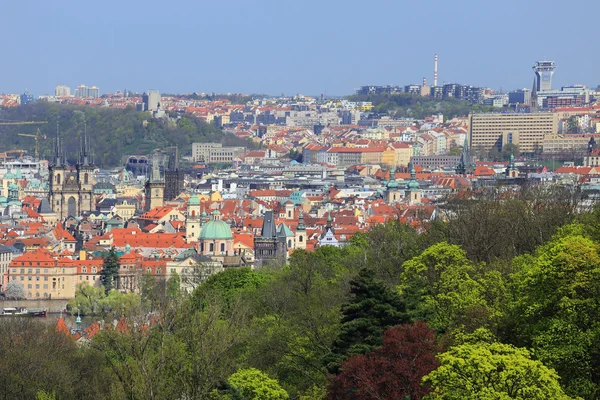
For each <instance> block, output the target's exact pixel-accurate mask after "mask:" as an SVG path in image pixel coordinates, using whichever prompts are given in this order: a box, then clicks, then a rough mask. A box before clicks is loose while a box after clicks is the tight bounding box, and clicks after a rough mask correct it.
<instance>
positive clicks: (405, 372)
mask: <svg viewBox="0 0 600 400" xmlns="http://www.w3.org/2000/svg"><path fill="white" fill-rule="evenodd" d="M436 351H437V345H436V341H435V335H434V333H433V331H432V330H431V329H429V328H428V327H427V325H426V324H425V323H424V322H422V321H417V322H415V323H414V324H412V325H410V324H406V325H400V326H395V327H393V328H390V329H388V330H386V331H385V333H384V334H383V346H382V347H380V348H378V349H376V350H373V351H371V352H369V353H366V354H364V355H357V356H353V357H350V358H349V359H347V360H346V361H345V362H344V363H343V364H342V368H341V371H340V373H339V374H337V375H332V376H330V377H329V393H328V398H329V399H356V400H371V399H386V400H406V399H411V400H414V399H421V398H422V397H423V396H425V395H426V394H427V393H429V388H428V387H426V386H423V385H422V384H421V380H422V378H423V377H424V376H425V375H427V374H428V373H430V372H431V371H433V370H434V369H435V368H437V367H438V365H439V362H438V360H437V358H436V357H435V355H436Z"/></svg>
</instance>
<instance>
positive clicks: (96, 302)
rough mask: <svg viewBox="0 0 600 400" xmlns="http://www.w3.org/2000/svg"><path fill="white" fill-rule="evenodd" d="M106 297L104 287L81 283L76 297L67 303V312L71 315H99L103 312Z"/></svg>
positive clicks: (76, 291)
mask: <svg viewBox="0 0 600 400" xmlns="http://www.w3.org/2000/svg"><path fill="white" fill-rule="evenodd" d="M105 297H106V295H105V293H104V289H103V288H102V287H95V286H92V285H89V284H87V283H85V282H84V283H80V284H78V285H77V288H76V290H75V297H74V298H73V299H71V300H69V302H68V303H67V311H69V313H70V314H71V315H75V314H81V315H99V314H100V313H101V312H102V306H103V300H104V298H105Z"/></svg>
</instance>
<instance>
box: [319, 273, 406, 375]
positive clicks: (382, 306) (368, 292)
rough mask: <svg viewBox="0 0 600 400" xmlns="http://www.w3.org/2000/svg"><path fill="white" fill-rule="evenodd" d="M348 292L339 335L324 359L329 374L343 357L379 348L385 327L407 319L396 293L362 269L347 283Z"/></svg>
mask: <svg viewBox="0 0 600 400" xmlns="http://www.w3.org/2000/svg"><path fill="white" fill-rule="evenodd" d="M350 293H351V298H350V301H349V302H348V303H346V304H344V305H343V306H342V315H343V316H342V320H341V328H340V333H339V335H338V337H337V339H336V341H335V342H334V344H333V349H332V354H331V356H330V357H329V360H328V361H329V363H328V369H329V370H330V372H336V371H337V370H338V368H339V366H340V363H341V362H342V361H343V360H345V359H346V358H347V357H349V356H351V355H355V354H364V353H366V352H368V351H370V350H372V349H373V348H375V347H377V346H380V345H381V343H382V336H383V332H384V331H385V330H386V329H387V328H389V327H391V326H394V325H399V324H402V323H404V322H407V320H408V318H407V316H406V314H405V304H404V302H403V300H402V299H401V297H400V296H399V295H398V293H396V292H394V291H393V290H391V289H389V288H388V287H387V286H385V284H384V283H383V282H381V281H379V280H377V279H375V278H374V277H373V274H372V273H371V272H370V271H369V270H367V269H362V270H361V271H360V272H359V274H358V276H357V277H356V278H355V279H354V280H352V281H351V282H350Z"/></svg>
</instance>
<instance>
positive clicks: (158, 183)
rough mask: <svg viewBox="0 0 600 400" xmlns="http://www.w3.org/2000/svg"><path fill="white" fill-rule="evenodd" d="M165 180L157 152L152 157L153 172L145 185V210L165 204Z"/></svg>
mask: <svg viewBox="0 0 600 400" xmlns="http://www.w3.org/2000/svg"><path fill="white" fill-rule="evenodd" d="M164 192H165V181H164V180H163V179H162V178H161V176H160V165H159V162H158V157H157V155H156V154H155V155H154V157H152V174H151V175H150V179H148V180H147V181H146V185H145V187H144V211H150V210H151V209H153V208H154V207H159V206H162V205H163V204H164Z"/></svg>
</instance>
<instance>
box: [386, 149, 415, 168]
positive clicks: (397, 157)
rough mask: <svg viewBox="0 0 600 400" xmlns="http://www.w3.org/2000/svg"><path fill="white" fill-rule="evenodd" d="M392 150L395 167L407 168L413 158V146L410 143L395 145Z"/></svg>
mask: <svg viewBox="0 0 600 400" xmlns="http://www.w3.org/2000/svg"><path fill="white" fill-rule="evenodd" d="M391 147H392V149H393V150H394V166H395V167H399V166H402V167H406V166H407V165H408V163H409V162H410V157H412V155H413V154H412V145H410V144H408V143H393V144H392V146H391Z"/></svg>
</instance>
